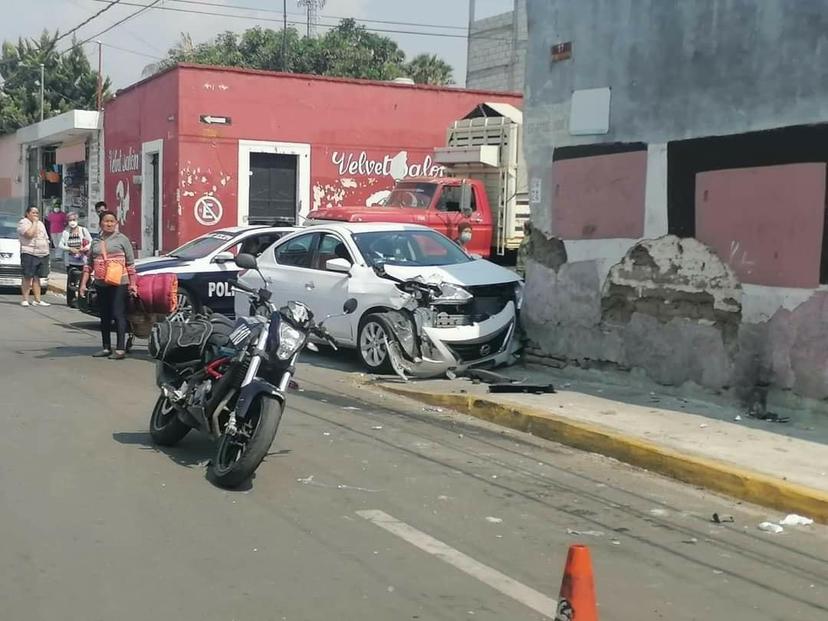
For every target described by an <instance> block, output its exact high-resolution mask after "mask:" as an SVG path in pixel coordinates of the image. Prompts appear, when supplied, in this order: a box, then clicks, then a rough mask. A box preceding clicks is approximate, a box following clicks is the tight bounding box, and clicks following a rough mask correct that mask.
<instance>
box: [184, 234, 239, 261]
mask: <svg viewBox="0 0 828 621" xmlns="http://www.w3.org/2000/svg"><path fill="white" fill-rule="evenodd" d="M233 237H235V236H234V235H232V234H231V233H226V232H224V231H216V232H215V233H207V234H206V235H202V236H201V237H196V238H195V239H194V240H192V241H188V242H187V243H186V244H184V245H183V246H179V247H178V248H176V249H175V250H173V251H172V252H170V253H169V256H171V257H175V258H177V259H186V260H188V261H192V260H193V259H201V258H202V257H206V256H207V255H209V254H211V253H213V252H215V251H216V250H218V249H219V248H221V247H222V246H224V245H225V244H226V243H227V242H229V241H230V240H232V239H233Z"/></svg>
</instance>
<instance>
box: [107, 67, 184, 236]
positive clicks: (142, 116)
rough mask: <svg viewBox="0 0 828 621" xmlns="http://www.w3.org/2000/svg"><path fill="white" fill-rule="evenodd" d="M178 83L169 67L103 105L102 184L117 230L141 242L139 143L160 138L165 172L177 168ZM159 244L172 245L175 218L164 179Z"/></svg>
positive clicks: (171, 196)
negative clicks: (162, 228)
mask: <svg viewBox="0 0 828 621" xmlns="http://www.w3.org/2000/svg"><path fill="white" fill-rule="evenodd" d="M177 110H178V87H177V78H176V75H175V74H174V73H165V74H162V75H161V76H159V77H158V78H157V79H155V80H151V81H148V82H146V83H144V84H142V85H141V86H140V87H139V88H135V89H134V90H131V91H127V92H126V93H124V94H123V95H120V94H119V95H118V96H116V98H115V99H113V100H111V101H110V102H108V103H107V105H106V108H105V110H104V149H105V158H104V174H105V178H104V190H105V198H104V200H105V201H106V202H107V205H108V206H109V208H110V210H112V211H114V212H116V213H117V214H118V219H119V221H120V223H121V231H122V232H123V233H126V235H127V236H128V237H129V238H130V239H131V240H132V241H133V242H135V243H136V244H137V245H138V247H139V248H140V247H141V233H142V229H143V226H142V216H141V187H140V186H139V185H137V184H136V183H135V182H134V177H135V176H136V175H140V174H141V164H142V162H141V144H142V143H144V142H148V141H150V140H158V139H163V140H164V171H163V174H164V177H165V178H167V177H171V176H174V175H175V174H176V171H177V169H178V144H177V126H176V122H175V121H176V118H177V117H176V114H177ZM162 204H163V205H164V214H165V218H164V225H163V227H164V232H163V240H164V247H165V248H170V247H174V246H175V245H177V243H176V242H177V239H178V232H177V226H176V220H175V218H169V217H166V216H168V215H170V210H172V209H173V206H174V204H175V186H171V185H169V184H167V183H164V184H163V194H162Z"/></svg>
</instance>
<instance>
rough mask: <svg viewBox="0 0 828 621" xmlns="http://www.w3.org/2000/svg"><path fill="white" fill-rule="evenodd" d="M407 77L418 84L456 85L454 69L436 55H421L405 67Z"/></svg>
mask: <svg viewBox="0 0 828 621" xmlns="http://www.w3.org/2000/svg"><path fill="white" fill-rule="evenodd" d="M405 73H406V75H407V76H408V77H409V78H411V79H412V80H414V81H415V82H416V83H417V84H440V85H447V84H454V80H453V79H452V75H451V74H452V68H451V65H449V64H448V63H447V62H445V61H444V60H442V59H441V58H440V57H438V56H437V55H436V54H420V55H419V56H415V57H414V58H412V59H411V61H410V62H409V63H407V64H406V65H405Z"/></svg>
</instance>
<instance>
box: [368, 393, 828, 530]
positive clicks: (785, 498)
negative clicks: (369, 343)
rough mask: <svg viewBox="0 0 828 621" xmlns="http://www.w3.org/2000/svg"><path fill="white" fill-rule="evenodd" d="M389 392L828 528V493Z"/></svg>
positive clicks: (579, 431) (636, 441)
mask: <svg viewBox="0 0 828 621" xmlns="http://www.w3.org/2000/svg"><path fill="white" fill-rule="evenodd" d="M378 386H379V387H380V388H381V389H382V390H385V391H387V392H391V393H394V394H396V395H400V396H403V397H409V398H411V399H416V400H418V401H422V402H424V403H428V404H430V405H437V406H443V407H446V408H451V409H454V410H458V411H461V412H464V413H466V414H470V415H472V416H474V417H476V418H480V419H483V420H486V421H489V422H491V423H495V424H497V425H501V426H503V427H509V428H510V429H515V430H517V431H523V432H526V433H531V434H532V435H535V436H538V437H539V438H544V439H545V440H553V441H555V442H559V443H561V444H566V445H568V446H572V447H574V448H577V449H580V450H584V451H589V452H592V453H599V454H601V455H606V456H607V457H613V458H615V459H617V460H619V461H623V462H625V463H628V464H631V465H633V466H637V467H639V468H646V469H647V470H651V471H653V472H657V473H659V474H662V475H665V476H668V477H671V478H673V479H676V480H678V481H682V482H684V483H690V484H692V485H698V486H700V487H704V488H707V489H710V490H714V491H717V492H721V493H723V494H727V495H729V496H734V497H736V498H741V499H742V500H747V501H748V502H752V503H755V504H758V505H762V506H765V507H770V508H772V509H777V510H780V511H785V512H789V513H799V514H801V515H805V516H808V517H810V518H812V519H813V520H815V521H817V522H820V523H822V524H828V493H825V492H823V491H821V490H817V489H812V488H810V487H806V486H804V485H799V484H797V483H790V482H788V481H785V480H783V479H778V478H775V477H772V476H768V475H766V474H762V473H760V472H754V471H752V470H747V469H745V468H740V467H739V466H736V465H735V464H729V463H727V462H722V461H717V460H714V459H708V458H706V457H701V456H697V455H690V454H686V453H679V452H677V451H674V450H672V449H669V448H665V447H663V446H658V445H656V444H653V443H651V442H647V441H646V440H642V439H640V438H636V437H633V436H628V435H624V434H623V433H619V432H617V431H615V430H613V429H608V428H605V427H601V426H599V425H593V424H591V423H583V422H578V421H574V420H571V419H566V418H563V417H560V416H556V415H554V414H549V413H547V412H544V411H541V410H538V409H535V408H532V407H530V406H518V405H511V404H507V403H498V402H496V401H492V400H490V399H485V398H482V397H478V396H475V395H468V394H444V393H428V392H422V391H419V390H415V389H411V388H403V387H400V386H392V385H387V384H386V385H383V384H378Z"/></svg>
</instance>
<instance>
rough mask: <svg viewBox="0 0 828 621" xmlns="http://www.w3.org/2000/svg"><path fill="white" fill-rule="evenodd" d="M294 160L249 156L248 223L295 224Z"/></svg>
mask: <svg viewBox="0 0 828 621" xmlns="http://www.w3.org/2000/svg"><path fill="white" fill-rule="evenodd" d="M298 159H299V158H298V157H297V156H295V155H281V154H277V153H251V154H250V211H249V219H248V223H249V224H283V223H284V224H295V222H296V168H297V162H298Z"/></svg>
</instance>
